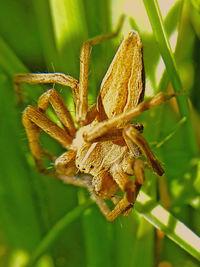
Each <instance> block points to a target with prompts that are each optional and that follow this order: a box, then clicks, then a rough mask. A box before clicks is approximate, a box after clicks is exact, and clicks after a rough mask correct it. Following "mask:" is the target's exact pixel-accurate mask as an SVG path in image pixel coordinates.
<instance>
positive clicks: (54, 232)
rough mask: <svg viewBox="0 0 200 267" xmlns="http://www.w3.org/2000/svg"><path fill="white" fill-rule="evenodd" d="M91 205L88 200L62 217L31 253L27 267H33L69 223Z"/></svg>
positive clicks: (90, 201)
mask: <svg viewBox="0 0 200 267" xmlns="http://www.w3.org/2000/svg"><path fill="white" fill-rule="evenodd" d="M92 203H93V202H92V200H88V201H87V202H86V203H84V204H82V205H79V206H78V207H76V208H75V209H73V210H72V211H70V212H68V213H67V214H66V215H65V216H64V217H62V218H61V219H60V220H59V221H58V222H57V223H56V224H55V225H54V226H53V227H52V228H51V230H50V231H49V232H48V233H47V234H46V236H45V237H44V238H43V239H42V241H41V242H40V243H39V245H38V247H37V249H36V250H35V252H33V255H32V257H31V259H30V262H29V263H28V266H34V264H35V263H36V262H37V261H38V259H39V258H40V257H41V256H42V255H43V254H44V253H46V252H47V251H48V250H49V249H50V248H51V246H52V245H53V244H54V242H55V241H56V239H57V238H58V237H59V236H60V235H61V234H62V233H63V231H64V230H65V229H66V228H67V227H68V226H69V225H70V224H71V223H73V222H74V221H75V220H76V219H78V218H79V216H80V215H81V214H82V213H83V211H84V210H85V209H86V208H88V207H89V206H90V205H91V204H92Z"/></svg>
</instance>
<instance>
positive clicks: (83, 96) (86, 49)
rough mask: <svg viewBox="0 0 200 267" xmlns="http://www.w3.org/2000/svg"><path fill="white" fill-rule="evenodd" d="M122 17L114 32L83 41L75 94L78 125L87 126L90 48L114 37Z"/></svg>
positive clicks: (122, 18) (118, 29) (120, 25)
mask: <svg viewBox="0 0 200 267" xmlns="http://www.w3.org/2000/svg"><path fill="white" fill-rule="evenodd" d="M123 21H124V16H121V18H120V20H119V23H118V26H117V28H116V30H115V31H113V32H112V33H109V34H104V35H99V36H96V37H94V38H91V39H89V40H87V41H85V42H84V43H83V44H82V47H81V53H80V77H79V86H78V94H77V103H76V121H77V122H78V123H79V124H83V125H85V124H87V123H88V121H87V112H88V96H87V94H88V76H89V63H90V53H91V50H92V47H93V46H95V45H97V44H99V43H101V42H103V41H106V40H108V39H110V38H113V37H115V36H116V35H117V34H118V33H119V31H120V29H121V27H122V24H123Z"/></svg>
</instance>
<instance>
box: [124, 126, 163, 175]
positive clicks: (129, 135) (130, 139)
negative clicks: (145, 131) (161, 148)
mask: <svg viewBox="0 0 200 267" xmlns="http://www.w3.org/2000/svg"><path fill="white" fill-rule="evenodd" d="M123 137H124V139H125V141H126V143H127V146H128V147H129V149H130V151H132V152H133V154H134V151H133V150H132V145H131V144H132V143H133V144H135V145H137V146H138V147H139V148H140V150H141V151H142V153H143V154H144V155H145V157H146V158H147V160H148V161H149V163H150V166H151V168H152V170H153V171H154V172H155V173H156V174H158V175H159V176H162V175H163V174H164V172H165V171H164V170H163V168H162V166H161V164H160V162H159V161H158V160H157V159H156V157H155V155H154V154H153V152H152V151H151V149H150V147H149V145H148V144H147V142H146V140H145V138H144V137H143V136H142V135H141V134H140V132H139V131H138V130H136V129H135V128H134V127H132V126H131V125H129V126H128V127H127V128H125V129H124V132H123Z"/></svg>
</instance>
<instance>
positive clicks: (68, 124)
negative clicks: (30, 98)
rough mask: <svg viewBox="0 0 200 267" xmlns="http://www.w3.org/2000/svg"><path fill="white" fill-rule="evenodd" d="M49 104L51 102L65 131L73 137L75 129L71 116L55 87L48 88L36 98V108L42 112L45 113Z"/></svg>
mask: <svg viewBox="0 0 200 267" xmlns="http://www.w3.org/2000/svg"><path fill="white" fill-rule="evenodd" d="M49 104H51V106H52V107H53V109H54V111H55V113H56V115H57V116H58V118H59V120H60V121H61V123H62V124H63V126H64V127H65V130H66V131H67V133H68V134H69V135H70V136H71V137H74V136H75V133H76V129H75V126H74V122H73V119H72V116H71V114H70V112H69V110H68V109H67V107H66V105H65V103H64V101H63V99H62V98H61V96H60V95H59V94H58V92H57V91H56V90H55V89H50V90H48V91H47V92H45V93H44V94H42V95H41V96H40V98H39V100H38V109H39V110H40V111H42V112H43V113H45V111H46V110H47V108H48V106H49Z"/></svg>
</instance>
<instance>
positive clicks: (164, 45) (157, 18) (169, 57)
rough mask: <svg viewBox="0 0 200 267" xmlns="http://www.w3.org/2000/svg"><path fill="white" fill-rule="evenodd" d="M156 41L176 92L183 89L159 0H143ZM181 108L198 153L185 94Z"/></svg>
mask: <svg viewBox="0 0 200 267" xmlns="http://www.w3.org/2000/svg"><path fill="white" fill-rule="evenodd" d="M143 2H144V5H145V8H146V11H147V14H148V17H149V20H150V23H151V26H152V29H153V32H154V35H155V38H156V41H157V43H158V46H159V50H160V53H161V55H162V58H163V60H164V63H165V65H166V69H167V72H168V75H169V78H170V80H171V82H172V85H173V88H174V90H175V92H179V91H181V90H183V86H182V84H181V80H180V77H179V74H178V70H177V66H176V62H175V59H174V56H173V52H172V49H171V46H170V43H169V40H168V37H167V34H166V32H165V29H164V25H163V19H162V15H161V12H160V8H159V6H158V2H157V0H143ZM177 101H178V105H179V110H180V114H181V117H187V121H186V125H187V127H186V131H187V135H188V138H187V139H188V142H189V143H190V147H191V151H192V152H193V153H194V155H196V154H197V145H196V141H195V136H194V132H193V130H192V124H191V119H190V111H189V106H188V102H187V98H186V97H185V96H184V95H181V96H178V97H177Z"/></svg>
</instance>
